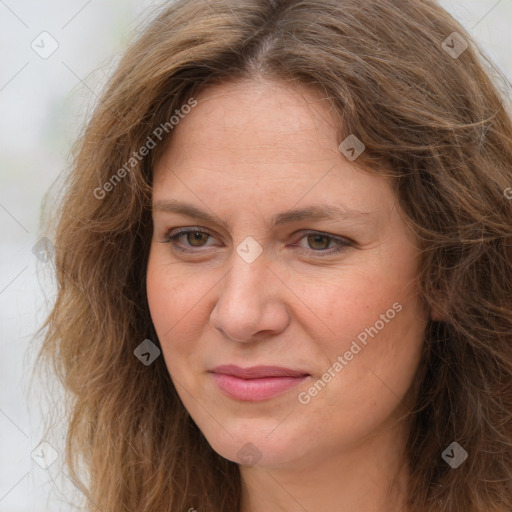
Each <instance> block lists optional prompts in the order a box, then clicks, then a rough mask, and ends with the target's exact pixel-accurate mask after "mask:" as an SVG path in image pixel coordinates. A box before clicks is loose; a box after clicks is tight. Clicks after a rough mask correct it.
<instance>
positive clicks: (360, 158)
mask: <svg viewBox="0 0 512 512" xmlns="http://www.w3.org/2000/svg"><path fill="white" fill-rule="evenodd" d="M484 59H485V56H482V55H481V54H480V53H479V52H478V49H477V48H476V45H475V43H474V41H472V39H471V36H470V35H469V34H468V33H467V32H466V31H465V30H464V29H463V27H461V26H460V25H459V24H458V23H457V22H456V21H454V20H453V18H452V17H451V16H450V15H449V14H447V13H446V12H445V11H444V10H443V9H442V8H441V7H440V6H439V5H437V3H435V2H434V1H430V0H429V1H418V0H406V1H400V2H397V1H394V0H376V1H367V2H362V1H361V0H347V1H343V2H341V1H337V0H306V1H301V2H298V1H291V0H289V1H286V0H276V1H273V2H270V1H269V0H247V1H246V0H237V1H236V2H228V1H227V0H212V1H209V2H204V1H203V0H197V1H196V0H182V1H178V2H173V3H172V4H169V5H166V6H164V8H163V9H162V11H161V13H160V14H159V15H158V16H157V17H156V18H155V19H154V21H153V22H152V23H151V24H150V25H149V26H148V27H147V29H146V30H145V31H144V32H143V33H142V35H141V36H140V37H139V38H138V40H137V41H136V42H135V43H134V44H133V45H132V46H131V47H130V48H129V49H128V50H127V52H126V54H125V56H124V57H123V59H122V60H121V62H120V64H119V67H118V69H117V70H116V72H115V73H114V75H113V77H112V78H111V80H110V82H109V84H108V86H107V87H106V90H105V92H104V94H103V97H102V99H101V101H100V102H99V104H98V106H97V107H96V110H95V113H94V115H93V116H92V118H91V120H90V122H89V124H88V126H87V129H86V131H85V133H84V135H83V138H82V139H81V140H80V141H79V145H78V147H77V151H76V156H75V160H74V165H73V168H72V171H71V173H70V175H69V182H68V186H67V188H66V190H65V191H64V192H63V198H62V205H61V208H60V209H59V211H58V215H57V218H56V233H55V247H56V266H57V276H58V281H59V293H58V298H57V301H56V304H55V307H54V309H53V311H52V313H51V315H50V316H49V318H48V319H47V322H46V323H45V326H44V327H47V328H48V331H47V333H46V337H45V340H44V345H43V347H42V350H41V353H40V357H41V359H42V360H44V361H49V362H53V363H54V365H55V368H56V371H57V372H58V375H59V376H60V378H61V380H62V383H63V385H64V387H65V389H66V390H67V392H68V393H69V394H70V396H71V397H72V404H73V412H72V414H71V416H70V418H69V430H68V445H67V462H68V464H69V466H70V468H71V470H72V476H73V477H74V480H75V482H76V483H77V485H81V486H82V488H84V489H85V488H86V489H87V490H86V494H87V496H88V498H89V500H88V502H87V506H88V507H89V509H90V510H101V511H102V512H110V511H112V512H113V511H121V510H123V511H124V510H126V511H135V510H138V511H142V510H147V511H158V512H160V511H161V512H163V511H182V510H189V511H192V510H197V511H201V512H202V511H212V512H213V511H216V512H229V511H233V512H249V511H251V512H261V511H266V512H267V511H285V510H286V511H303V510H308V511H313V510H337V511H348V510H360V511H364V512H370V511H371V512H377V511H378V512H384V511H386V512H387V511H391V510H393V511H397V510H401V511H415V512H416V511H421V512H424V511H425V512H426V511H430V512H433V511H441V510H442V511H450V512H455V511H457V512H458V511H461V510H464V511H466V512H484V511H486V512H487V511H496V512H498V511H500V512H503V511H510V510H511V508H512V484H511V478H512V379H511V375H512V334H511V333H512V250H511V225H512V202H511V201H510V200H509V199H508V198H507V190H509V187H510V186H511V184H512V145H511V142H512V123H511V115H510V110H507V108H508V105H506V104H505V103H504V100H505V99H508V97H507V98H506V97H505V95H501V93H500V91H499V90H498V89H497V86H496V84H494V83H493V82H492V78H502V77H499V76H498V73H497V72H495V74H494V76H493V77H491V76H490V74H489V72H487V71H485V70H484V66H483V64H482V62H483V60H484ZM78 457H82V460H83V461H84V462H85V464H86V467H87V470H88V473H87V474H88V478H89V481H88V483H87V484H83V483H82V479H83V478H84V477H83V475H81V474H80V473H79V471H78V467H79V466H78Z"/></svg>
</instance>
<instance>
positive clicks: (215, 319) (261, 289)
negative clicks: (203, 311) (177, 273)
mask: <svg viewBox="0 0 512 512" xmlns="http://www.w3.org/2000/svg"><path fill="white" fill-rule="evenodd" d="M262 256H263V255H262ZM262 256H260V257H258V258H257V259H256V260H255V261H253V262H252V263H247V262H246V261H244V260H243V259H242V258H240V256H238V254H234V257H233V264H232V267H231V270H230V271H229V272H228V273H227V275H226V277H225V278H224V279H223V280H222V281H221V283H219V288H218V290H219V297H218V299H217V302H216V304H215V307H214V309H213V310H212V313H211V315H210V322H211V325H212V326H213V327H214V328H215V329H217V330H218V331H220V332H221V333H222V334H223V336H225V337H226V338H229V339H230V340H233V341H237V342H250V341H255V339H256V338H257V337H258V336H257V335H259V336H260V337H261V335H262V334H265V335H276V334H279V333H280V332H282V331H284V330H285V329H286V327H287V326H288V324H289V321H290V317H289V312H288V309H287V306H286V302H285V300H286V291H287V288H286V286H285V285H284V284H283V283H282V282H281V281H280V279H279V278H278V277H276V275H275V273H276V271H275V270H272V271H271V270H270V268H269V265H268V264H269V262H268V261H267V260H266V258H264V257H262ZM288 293H289V292H288Z"/></svg>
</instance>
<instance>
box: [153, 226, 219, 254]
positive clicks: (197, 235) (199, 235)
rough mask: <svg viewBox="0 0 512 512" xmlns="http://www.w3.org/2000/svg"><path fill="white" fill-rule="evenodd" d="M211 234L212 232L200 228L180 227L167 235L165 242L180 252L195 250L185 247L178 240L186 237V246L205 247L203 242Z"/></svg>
mask: <svg viewBox="0 0 512 512" xmlns="http://www.w3.org/2000/svg"><path fill="white" fill-rule="evenodd" d="M173 233H174V234H173ZM209 236H211V235H210V233H208V232H207V231H204V230H202V229H199V228H189V229H179V230H177V231H170V232H169V233H168V234H167V235H165V237H164V240H163V242H164V243H169V244H171V245H172V246H173V248H174V249H175V250H177V251H180V252H194V251H189V250H188V249H184V248H183V247H181V246H180V245H179V244H177V243H176V240H179V239H180V238H184V239H185V241H186V242H187V245H186V247H204V244H203V242H206V241H207V239H208V237H209ZM188 244H190V245H188Z"/></svg>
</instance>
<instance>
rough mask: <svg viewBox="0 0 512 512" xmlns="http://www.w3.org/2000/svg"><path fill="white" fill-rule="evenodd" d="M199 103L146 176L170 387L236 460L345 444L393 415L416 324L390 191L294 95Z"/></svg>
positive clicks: (311, 96)
mask: <svg viewBox="0 0 512 512" xmlns="http://www.w3.org/2000/svg"><path fill="white" fill-rule="evenodd" d="M197 102H198V103H197V106H196V107H195V108H194V109H192V110H191V111H190V112H189V113H188V114H187V115H186V116H183V119H181V120H180V122H179V125H178V126H176V127H175V128H174V130H173V139H172V141H171V143H170V145H169V146H168V147H167V148H166V150H165V152H164V154H163V156H162V158H161V160H160V161H159V162H158V164H157V165H156V167H155V169H154V189H153V221H154V233H153V239H152V243H151V249H150V257H149V263H148V268H147V294H148V301H149V306H150V312H151V317H152V320H153V323H154V326H155V329H156V332H157V334H158V338H159V341H160V343H161V346H162V354H163V357H164V360H165V363H166V365H167V368H168V371H169V374H170V376H171V378H172V381H173V383H174V385H175V387H176V390H177V392H178V393H179V396H180V397H181V400H182V401H183V404H184V405H185V407H186V408H187V410H188V411H189V413H190V415H191V416H192V418H193V419H194V421H195V423H196V424H197V426H198V427H199V428H200V430H201V431H202V432H203V434H204V435H205V437H206V439H207V440H208V442H209V443H210V444H211V446H212V448H213V449H214V450H215V451H217V452H218V453H219V454H220V455H222V456H224V457H225V458H227V459H230V460H232V461H235V462H238V463H247V464H252V463H258V464H259V465H262V466H267V467H278V466H280V467H284V466H286V465H292V464H298V463H300V462H304V461H315V460H321V459H322V458H324V457H326V456H327V455H328V454H331V453H333V451H337V452H340V453H341V452H343V451H347V450H350V449H351V448H352V447H354V446H356V445H357V444H358V443H359V442H360V441H361V440H362V439H364V438H366V437H367V436H369V435H371V434H374V433H377V432H379V431H381V430H383V429H384V428H385V427H386V426H387V425H389V424H390V423H391V422H393V421H394V420H396V418H397V416H398V415H399V414H400V413H401V412H403V411H402V407H403V398H404V396H405V395H406V393H407V391H408V389H409V388H410V386H411V383H412V381H413V379H414V373H415V371H416V369H417V365H418V362H419V359H420V353H421V348H422V342H423V334H424V330H425V325H426V320H427V312H426V311H425V309H424V307H423V305H422V303H421V302H420V300H419V298H418V296H417V288H416V287H417V264H418V260H417V256H418V254H417V250H416V249H415V247H414V245H413V243H411V240H410V234H408V232H407V231H406V228H405V225H404V222H403V220H402V218H401V216H400V215H399V211H398V205H397V202H396V199H395V197H394V193H393V192H392V189H391V186H390V183H389V182H388V181H387V180H388V179H387V178H385V177H383V176H379V175H377V174H371V173H363V172H361V171H359V170H357V169H356V168H355V167H354V165H353V164H352V163H351V162H350V161H349V160H348V159H347V158H346V157H345V156H344V154H343V153H342V152H341V151H340V150H339V149H338V145H339V143H340V142H341V141H339V140H337V138H336V137H337V136H336V123H337V121H338V120H337V118H336V117H335V116H334V114H333V112H332V110H330V109H329V107H328V105H327V104H326V102H325V101H322V99H321V98H320V97H319V96H317V94H316V93H315V92H312V91H310V90H308V89H303V88H301V87H299V86H295V85H293V86H292V85H290V84H282V85H281V84H275V83H269V82H262V81H241V82H235V83H229V84H223V85H216V86H215V87H212V88H210V89H208V90H206V91H205V92H203V94H202V95H200V96H198V97H197ZM237 367H238V368H237ZM265 367H272V368H265Z"/></svg>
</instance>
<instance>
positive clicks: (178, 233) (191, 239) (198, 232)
mask: <svg viewBox="0 0 512 512" xmlns="http://www.w3.org/2000/svg"><path fill="white" fill-rule="evenodd" d="M210 237H212V236H211V235H210V233H208V232H207V231H204V230H203V229H201V228H180V229H177V230H171V231H170V232H169V233H168V234H167V235H165V237H164V240H163V243H169V244H171V245H172V247H173V249H174V250H176V251H178V252H189V253H193V252H197V251H194V250H193V248H194V247H196V248H199V247H208V245H206V242H207V241H208V239H209V238H210ZM180 239H184V240H185V242H186V243H185V247H183V245H180V244H178V243H177V241H178V240H180ZM303 239H305V240H306V242H307V244H308V246H309V248H310V249H311V250H312V252H313V253H315V255H318V256H324V255H326V256H327V255H331V254H335V253H338V252H341V251H342V250H344V249H346V248H347V247H350V246H352V245H353V243H351V241H350V240H348V239H346V238H341V237H335V236H333V235H329V234H327V233H320V232H318V231H312V232H309V233H305V234H304V235H303V236H302V237H301V238H300V239H299V240H303ZM331 244H333V245H334V247H332V248H330V250H326V249H329V246H330V245H331ZM191 249H192V250H191Z"/></svg>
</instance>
